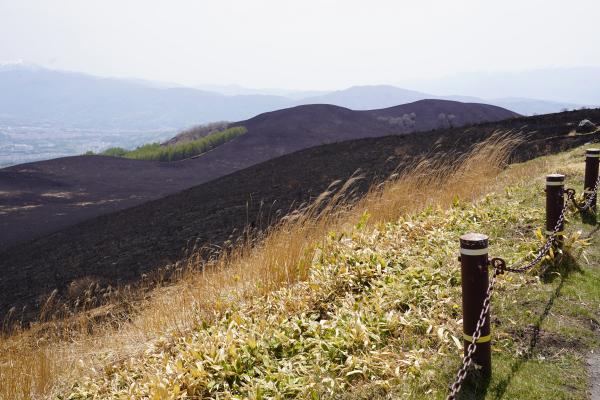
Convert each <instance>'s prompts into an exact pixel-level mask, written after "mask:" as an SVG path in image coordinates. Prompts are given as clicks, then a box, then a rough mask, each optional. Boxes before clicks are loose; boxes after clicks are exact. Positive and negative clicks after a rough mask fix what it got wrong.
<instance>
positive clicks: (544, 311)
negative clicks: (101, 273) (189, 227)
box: [69, 150, 600, 399]
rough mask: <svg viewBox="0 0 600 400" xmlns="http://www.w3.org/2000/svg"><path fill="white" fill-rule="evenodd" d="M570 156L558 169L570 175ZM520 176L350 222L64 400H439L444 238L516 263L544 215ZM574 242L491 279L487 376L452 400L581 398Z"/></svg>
mask: <svg viewBox="0 0 600 400" xmlns="http://www.w3.org/2000/svg"><path fill="white" fill-rule="evenodd" d="M573 154H574V155H576V156H577V157H578V158H582V152H581V150H579V151H577V152H574V153H573ZM574 160H575V158H565V160H564V161H565V164H564V165H565V166H566V167H565V169H562V170H561V172H567V173H569V174H570V176H573V175H577V181H580V180H581V176H580V175H581V173H580V170H582V169H581V168H580V166H579V164H577V163H576V162H574ZM537 163H538V165H537V167H538V168H540V169H542V168H544V167H547V165H545V164H544V160H541V161H540V160H538V161H537ZM569 163H571V164H569ZM530 164H532V163H530ZM569 165H571V166H572V168H571V167H569ZM575 165H576V167H575ZM574 172H575V173H576V174H574ZM534 182H535V184H533V185H532V184H531V182H522V183H519V184H516V185H512V186H508V187H506V188H505V190H504V191H502V192H499V193H491V194H489V195H487V196H486V197H484V198H483V199H482V200H479V201H477V202H475V203H469V202H461V201H455V202H454V204H453V206H452V207H451V208H450V209H448V210H446V211H445V210H443V209H441V208H438V207H428V208H426V209H425V210H424V211H422V212H419V213H417V214H413V215H411V216H405V217H400V218H398V219H396V220H395V221H393V222H387V223H385V222H378V223H375V224H374V225H371V224H369V215H368V214H363V217H362V218H361V219H360V220H359V221H357V224H356V225H355V226H354V228H353V229H350V230H348V231H346V232H345V233H333V232H332V233H331V234H330V235H328V237H327V238H326V240H325V241H324V242H323V243H322V244H321V245H320V246H318V247H317V248H316V249H315V251H314V253H313V255H312V260H313V261H312V267H311V269H310V271H309V273H308V276H307V278H306V280H304V281H302V282H299V283H297V284H294V285H292V286H290V287H288V288H285V289H282V290H279V291H276V292H273V293H271V294H269V295H267V296H266V297H263V298H261V299H258V300H254V301H245V302H239V301H231V302H227V307H226V311H225V312H224V313H223V314H222V315H221V316H220V317H218V318H217V319H216V320H215V321H214V322H213V323H210V324H207V323H201V324H199V325H197V326H196V327H194V328H193V329H192V330H191V331H188V332H185V331H172V332H170V333H168V334H166V335H164V336H163V337H161V338H160V339H159V340H157V341H156V342H154V343H153V345H152V346H151V347H150V348H148V349H147V350H146V352H145V353H144V355H142V356H139V357H135V358H132V359H129V360H126V361H123V362H117V363H114V364H110V365H109V366H107V367H105V369H104V371H103V372H101V373H99V374H98V375H96V376H94V377H93V379H92V380H91V381H81V382H79V383H77V384H76V385H75V386H74V387H73V388H72V392H71V393H70V394H69V398H70V399H88V398H92V397H93V396H98V397H101V398H122V397H127V398H129V397H133V398H142V397H146V396H148V397H149V398H161V399H162V398H165V399H168V398H256V399H261V398H295V397H300V398H348V399H359V398H360V399H362V398H365V399H366V398H389V396H391V397H392V398H417V399H430V398H440V399H441V398H444V397H445V395H446V393H447V386H448V383H449V382H450V380H451V379H452V377H453V374H454V372H455V370H456V368H457V367H458V364H459V360H460V354H461V349H462V344H461V341H460V337H461V324H460V317H461V315H460V273H459V268H458V267H457V263H456V253H457V243H458V237H459V236H460V235H461V234H462V233H464V232H468V231H480V232H486V233H488V234H490V236H491V237H492V243H493V244H492V247H491V253H492V254H494V255H502V256H503V257H505V258H506V259H507V261H509V262H510V261H513V260H517V259H520V258H522V257H527V256H528V255H530V254H531V253H532V252H533V251H534V250H535V249H537V247H538V246H539V245H540V238H539V237H538V236H537V235H536V231H537V227H539V226H543V215H544V214H543V204H542V199H543V192H542V190H543V176H538V177H537V179H536V180H535V181H534ZM576 221H577V217H573V218H571V229H572V228H573V225H574V224H573V222H576ZM581 224H582V222H577V223H576V224H575V225H576V227H581V226H582V225H581ZM586 228H587V230H589V227H588V226H586ZM571 232H573V231H571ZM586 244H587V243H586V241H583V240H581V238H580V236H579V235H578V234H577V233H576V232H575V233H572V234H569V236H568V237H567V247H566V249H567V252H566V253H565V255H564V256H561V257H557V258H553V259H548V260H546V266H547V267H548V268H549V269H548V271H547V272H546V273H544V274H543V275H541V277H538V275H539V274H540V270H539V269H538V270H537V271H534V273H533V274H530V275H525V276H522V275H513V274H506V275H503V276H501V277H500V279H499V282H498V288H497V293H496V296H495V297H494V300H493V313H494V316H493V318H492V320H493V321H494V323H493V325H494V327H493V330H494V362H495V370H494V376H493V377H492V379H491V381H490V382H487V383H486V384H485V385H482V384H481V382H478V381H477V380H474V381H473V382H472V383H471V384H470V385H467V387H466V391H465V393H464V394H465V395H466V398H470V397H471V395H472V396H473V398H507V399H513V398H519V399H539V398H564V399H578V398H581V399H584V398H585V396H586V395H585V390H586V387H587V383H588V382H587V378H586V374H585V372H584V371H585V362H584V358H583V356H584V354H585V351H586V350H589V349H591V348H594V347H597V346H598V340H597V338H596V337H595V335H594V333H593V328H592V327H591V326H590V321H595V322H596V323H597V318H598V314H597V312H598V310H599V307H600V289H599V288H598V286H597V282H598V280H599V279H600V271H598V269H597V268H593V267H592V268H589V267H587V266H583V265H580V264H582V263H584V262H585V258H583V257H581V252H582V251H583V248H585V247H586ZM588 257H590V259H592V260H594V261H598V260H599V259H600V254H599V253H598V252H597V251H596V252H589V254H588ZM224 301H225V300H224ZM469 394H470V395H469Z"/></svg>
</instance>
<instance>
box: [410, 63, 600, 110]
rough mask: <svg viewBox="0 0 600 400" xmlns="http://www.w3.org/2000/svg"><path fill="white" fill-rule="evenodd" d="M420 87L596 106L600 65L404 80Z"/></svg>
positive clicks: (421, 88) (486, 96) (497, 96)
mask: <svg viewBox="0 0 600 400" xmlns="http://www.w3.org/2000/svg"><path fill="white" fill-rule="evenodd" d="M407 83H411V85H413V87H418V88H419V89H420V90H424V91H433V92H436V93H462V94H468V95H471V96H477V97H482V98H505V97H520V98H528V99H531V98H534V99H544V100H548V101H556V102H561V103H563V102H565V103H574V104H581V105H587V106H593V105H600V67H593V66H592V67H572V68H545V69H536V70H527V71H512V72H498V71H496V72H470V73H468V74H467V73H463V74H456V75H451V76H446V77H442V78H439V79H433V80H423V81H419V82H416V81H412V82H411V81H407Z"/></svg>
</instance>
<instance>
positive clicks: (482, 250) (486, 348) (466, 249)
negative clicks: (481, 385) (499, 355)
mask: <svg viewBox="0 0 600 400" xmlns="http://www.w3.org/2000/svg"><path fill="white" fill-rule="evenodd" d="M488 265H489V262H488V237H487V236H486V235H482V234H480V233H467V234H465V235H462V236H461V237H460V272H461V277H462V307H463V308H462V309H463V345H464V352H465V355H466V354H467V352H468V349H469V345H470V344H471V342H472V341H473V333H474V332H475V327H476V326H477V321H478V320H479V316H480V314H481V309H482V308H483V302H484V300H485V297H486V295H487V290H488V285H489V276H488ZM473 362H474V363H475V364H477V365H479V366H480V367H481V373H482V374H483V376H486V377H489V376H490V375H491V373H492V353H491V336H490V316H489V313H488V315H487V317H486V318H485V323H484V324H483V328H482V329H481V336H480V337H479V339H478V340H477V350H475V353H474V354H473Z"/></svg>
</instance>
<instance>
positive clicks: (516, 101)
mask: <svg viewBox="0 0 600 400" xmlns="http://www.w3.org/2000/svg"><path fill="white" fill-rule="evenodd" d="M424 99H437V100H453V101H461V102H467V103H483V104H491V105H495V106H499V107H503V108H506V109H509V110H511V111H514V112H516V113H519V114H522V115H533V114H548V113H553V112H559V111H561V110H563V109H565V108H566V109H574V108H581V107H582V106H583V105H582V104H574V103H565V102H557V101H547V100H539V99H531V98H516V97H510V98H495V99H485V98H481V97H473V96H461V95H449V96H439V95H435V94H430V93H424V92H418V91H414V90H407V89H402V88H398V87H395V86H389V85H374V86H353V87H350V88H348V89H345V90H339V91H335V92H331V93H327V94H325V95H321V96H314V97H308V98H304V99H301V100H298V101H297V102H296V103H297V104H315V103H319V104H333V105H337V106H341V107H347V108H350V109H353V110H370V109H375V108H385V107H393V106H396V105H399V104H406V103H411V102H413V101H418V100H424Z"/></svg>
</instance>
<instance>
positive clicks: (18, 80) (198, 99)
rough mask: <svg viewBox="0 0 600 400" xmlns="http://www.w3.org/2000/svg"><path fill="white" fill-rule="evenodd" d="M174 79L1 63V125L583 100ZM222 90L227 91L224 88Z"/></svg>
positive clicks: (513, 106)
mask: <svg viewBox="0 0 600 400" xmlns="http://www.w3.org/2000/svg"><path fill="white" fill-rule="evenodd" d="M206 88H210V89H211V90H201V89H195V88H186V87H175V86H173V87H169V85H165V84H153V83H150V82H145V81H142V80H132V79H112V78H98V77H94V76H90V75H86V74H81V73H74V72H64V71H55V70H49V69H45V68H42V67H37V66H27V65H3V66H0V126H24V125H25V126H49V127H60V128H81V129H122V130H132V129H140V130H142V129H143V130H149V129H151V130H157V131H160V130H162V131H165V130H172V129H181V128H184V127H189V126H191V125H196V124H201V123H206V122H213V121H220V120H227V121H236V120H242V119H247V118H250V117H252V116H254V115H257V114H260V113H263V112H267V111H273V110H277V109H281V108H286V107H291V106H296V105H302V104H313V103H323V104H332V105H337V106H341V107H346V108H350V109H355V110H366V109H375V108H385V107H392V106H396V105H399V104H405V103H409V102H414V101H417V100H423V99H445V100H458V101H467V102H476V103H486V104H492V105H498V106H501V107H503V108H507V109H509V110H511V111H514V112H517V113H519V114H524V115H529V114H534V113H538V114H541V113H550V112H558V111H560V110H562V109H565V108H566V109H573V108H580V107H581V105H579V104H574V103H566V102H553V101H545V100H537V99H529V98H500V99H482V98H477V97H468V96H438V95H433V94H429V93H423V92H417V91H411V90H406V89H401V88H397V87H394V86H385V85H379V86H355V87H351V88H348V89H345V90H340V91H334V92H329V93H324V92H294V91H290V90H283V89H264V90H262V91H261V90H260V89H246V88H242V87H239V86H208V87H206ZM224 93H225V94H224Z"/></svg>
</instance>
